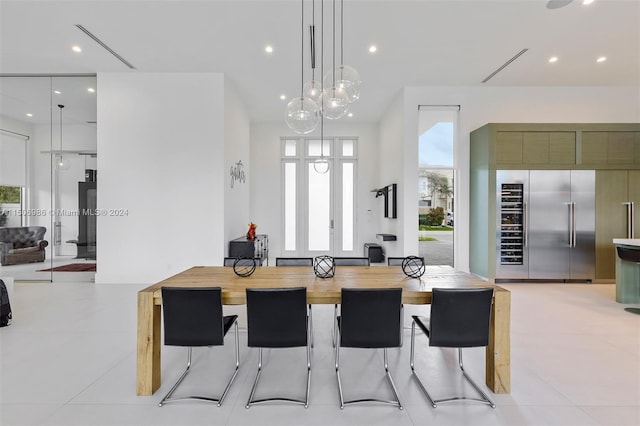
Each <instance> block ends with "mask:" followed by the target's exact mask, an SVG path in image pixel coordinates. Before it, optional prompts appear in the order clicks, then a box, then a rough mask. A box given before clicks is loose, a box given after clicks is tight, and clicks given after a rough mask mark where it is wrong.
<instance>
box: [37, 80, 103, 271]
mask: <svg viewBox="0 0 640 426" xmlns="http://www.w3.org/2000/svg"><path fill="white" fill-rule="evenodd" d="M52 87H53V93H54V95H55V96H53V97H52V104H51V110H52V112H53V114H52V137H51V141H52V143H51V150H50V152H49V158H50V160H51V187H52V199H51V227H52V229H53V243H52V259H53V264H54V266H53V268H52V271H53V280H54V281H92V280H93V278H94V276H95V272H96V253H97V247H96V225H97V220H98V217H99V214H98V213H99V212H98V211H97V210H96V207H97V205H96V201H97V182H96V181H97V151H96V148H97V132H96V79H95V77H55V78H53V80H52Z"/></svg>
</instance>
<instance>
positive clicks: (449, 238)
mask: <svg viewBox="0 0 640 426" xmlns="http://www.w3.org/2000/svg"><path fill="white" fill-rule="evenodd" d="M458 110H459V108H458V107H440V106H439V107H426V106H421V107H420V110H419V119H418V126H419V129H418V138H419V139H418V247H419V254H420V256H421V257H423V258H424V259H425V263H426V264H427V265H449V266H453V265H454V258H453V253H454V250H453V241H454V232H455V224H456V215H455V174H456V173H455V166H454V164H455V159H454V146H455V140H456V136H457V116H458Z"/></svg>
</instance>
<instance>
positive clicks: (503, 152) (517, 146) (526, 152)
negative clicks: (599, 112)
mask: <svg viewBox="0 0 640 426" xmlns="http://www.w3.org/2000/svg"><path fill="white" fill-rule="evenodd" d="M495 141H496V143H495V164H499V165H518V166H527V167H528V166H539V165H569V164H576V132H538V131H534V132H528V131H527V132H512V131H497V132H496V139H495Z"/></svg>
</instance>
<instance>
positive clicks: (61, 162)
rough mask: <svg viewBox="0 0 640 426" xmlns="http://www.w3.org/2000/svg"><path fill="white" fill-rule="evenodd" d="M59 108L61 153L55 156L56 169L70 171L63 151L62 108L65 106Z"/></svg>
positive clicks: (59, 105)
mask: <svg viewBox="0 0 640 426" xmlns="http://www.w3.org/2000/svg"><path fill="white" fill-rule="evenodd" d="M58 108H59V109H60V152H59V153H58V154H56V156H55V159H56V169H57V170H68V169H69V162H68V161H65V159H64V156H63V149H62V108H64V105H61V104H58Z"/></svg>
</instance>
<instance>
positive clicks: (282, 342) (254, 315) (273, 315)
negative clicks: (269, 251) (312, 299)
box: [246, 287, 311, 408]
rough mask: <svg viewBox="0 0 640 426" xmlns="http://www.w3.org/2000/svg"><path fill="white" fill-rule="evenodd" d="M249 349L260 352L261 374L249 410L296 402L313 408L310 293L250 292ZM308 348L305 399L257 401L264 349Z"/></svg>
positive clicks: (287, 290) (302, 289)
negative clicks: (266, 403) (281, 402)
mask: <svg viewBox="0 0 640 426" xmlns="http://www.w3.org/2000/svg"><path fill="white" fill-rule="evenodd" d="M246 291H247V332H248V339H247V345H248V346H249V347H250V348H258V349H259V350H258V373H257V374H256V379H255V381H254V382H253V387H252V388H251V394H250V395H249V400H248V401H247V405H246V408H249V407H250V406H251V405H253V404H260V403H264V402H270V401H283V402H292V403H296V404H303V405H304V407H305V408H307V407H308V406H309V391H310V385H311V346H310V339H309V334H310V332H311V331H310V329H309V321H308V313H307V289H306V288H305V287H295V288H248V289H247V290H246ZM301 346H306V347H307V392H306V396H305V399H304V400H302V399H293V398H285V397H270V398H263V399H257V400H254V399H253V396H254V394H255V392H256V388H257V387H258V381H259V379H260V373H261V372H262V351H263V349H264V348H294V347H301Z"/></svg>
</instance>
